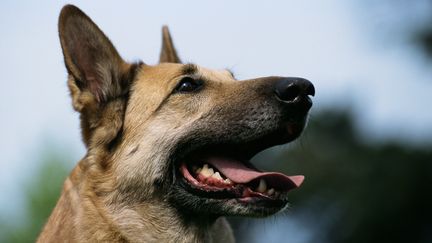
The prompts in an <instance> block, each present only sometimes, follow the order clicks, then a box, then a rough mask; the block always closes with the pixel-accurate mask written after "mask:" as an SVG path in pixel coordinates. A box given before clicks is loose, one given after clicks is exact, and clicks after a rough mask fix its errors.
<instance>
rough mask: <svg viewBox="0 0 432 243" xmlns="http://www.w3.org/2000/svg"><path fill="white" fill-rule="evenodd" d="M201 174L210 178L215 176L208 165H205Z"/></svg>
mask: <svg viewBox="0 0 432 243" xmlns="http://www.w3.org/2000/svg"><path fill="white" fill-rule="evenodd" d="M200 174H201V175H203V176H204V177H210V176H212V175H213V169H212V168H210V169H209V168H208V165H207V164H204V166H203V168H202V169H201V171H200Z"/></svg>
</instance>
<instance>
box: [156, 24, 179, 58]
mask: <svg viewBox="0 0 432 243" xmlns="http://www.w3.org/2000/svg"><path fill="white" fill-rule="evenodd" d="M162 62H171V63H181V60H180V58H179V57H178V55H177V51H176V50H175V47H174V43H173V41H172V39H171V35H170V32H169V30H168V26H166V25H165V26H163V27H162V50H161V53H160V58H159V63H162Z"/></svg>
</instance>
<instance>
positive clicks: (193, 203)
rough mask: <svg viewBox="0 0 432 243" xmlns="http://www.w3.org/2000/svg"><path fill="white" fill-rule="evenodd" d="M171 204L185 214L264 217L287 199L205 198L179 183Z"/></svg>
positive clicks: (279, 207) (284, 203)
mask: <svg viewBox="0 0 432 243" xmlns="http://www.w3.org/2000/svg"><path fill="white" fill-rule="evenodd" d="M170 201H171V202H172V204H173V206H174V207H176V208H178V209H179V212H182V213H183V214H184V215H185V216H187V215H200V216H203V217H210V218H211V217H219V216H245V217H266V216H269V215H272V214H275V213H277V212H279V211H281V210H283V209H284V208H286V207H287V205H288V200H287V198H286V197H285V198H284V199H279V200H271V201H270V200H262V199H254V198H245V199H243V200H239V199H236V198H220V199H218V198H207V197H205V196H202V195H197V194H194V193H191V192H189V191H188V189H186V188H185V185H182V184H179V185H177V186H176V187H175V188H173V193H172V194H171V195H170Z"/></svg>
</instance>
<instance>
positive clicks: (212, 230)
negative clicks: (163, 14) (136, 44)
mask: <svg viewBox="0 0 432 243" xmlns="http://www.w3.org/2000/svg"><path fill="white" fill-rule="evenodd" d="M59 35H60V41H61V44H62V50H63V54H64V60H65V64H66V68H67V70H68V73H69V77H68V86H69V89H70V93H71V97H72V106H73V107H74V109H75V110H76V111H78V112H79V113H80V118H81V128H82V137H83V141H84V143H85V144H86V147H87V153H86V155H85V156H84V158H83V159H82V160H81V161H80V162H79V163H78V165H77V166H76V167H75V168H74V169H73V171H72V172H71V174H70V175H69V177H68V178H67V179H66V181H65V183H64V186H63V191H62V193H61V196H60V199H59V201H58V203H57V205H56V207H55V209H54V210H53V212H52V214H51V216H50V218H49V219H48V222H47V223H46V225H45V227H44V229H43V231H42V233H41V234H40V236H39V238H38V242H223V243H229V242H233V241H234V238H233V234H232V230H231V228H230V226H229V224H228V223H227V221H226V220H225V218H223V217H220V216H221V215H257V214H256V213H254V212H252V211H250V210H249V211H247V208H245V207H240V206H236V205H234V206H232V205H231V206H230V204H233V203H232V202H230V201H228V200H227V204H226V205H223V206H221V207H217V209H215V212H207V211H205V210H204V211H202V209H198V208H199V207H198V206H199V205H198V206H197V205H195V204H197V202H188V203H191V205H195V206H197V209H196V210H195V211H193V210H194V209H191V210H192V212H190V213H189V212H182V211H181V210H183V209H184V205H183V208H181V205H178V204H179V203H180V202H178V201H175V200H174V201H173V199H172V194H175V193H176V191H173V190H175V188H176V187H175V184H174V182H175V179H173V178H170V176H172V175H173V172H172V171H170V170H171V169H172V168H173V164H172V161H171V159H173V158H172V156H173V154H174V151H173V150H174V149H176V148H177V147H176V146H178V145H179V144H181V143H182V142H183V141H185V139H190V140H191V141H194V140H193V139H195V140H196V141H198V142H197V143H200V141H201V140H199V138H201V137H202V136H203V135H202V134H205V136H204V137H205V138H207V139H215V140H217V141H218V142H219V140H221V141H222V140H223V139H225V138H226V137H229V136H231V137H233V139H234V140H233V141H237V140H242V141H243V140H244V141H248V140H251V139H252V138H255V137H259V136H262V135H263V134H267V133H270V132H272V131H276V130H275V126H276V124H280V123H281V122H278V121H279V120H281V121H282V119H286V118H284V117H285V116H284V114H282V113H281V111H280V109H282V108H280V107H278V106H279V105H280V104H279V103H280V101H276V100H275V98H274V92H273V90H270V91H269V89H268V87H269V84H272V83H274V82H275V81H277V80H278V78H277V77H268V78H260V79H254V80H248V81H243V82H239V81H236V80H235V79H234V77H233V76H232V74H231V73H230V72H228V71H226V70H221V71H216V70H210V69H206V68H203V67H199V66H195V65H192V64H181V63H180V59H179V57H178V55H177V53H176V51H175V48H174V45H173V43H172V39H171V36H170V34H169V32H168V29H167V27H164V28H163V45H162V46H163V48H162V51H161V55H160V64H158V65H154V66H151V65H146V64H143V63H127V62H125V61H124V60H123V59H122V58H121V57H120V55H119V54H118V53H117V51H116V49H115V48H114V46H113V45H112V43H111V42H110V41H109V39H108V38H107V37H106V36H105V35H104V34H103V32H102V31H101V30H100V29H99V28H98V27H97V26H96V25H95V24H94V23H93V22H92V21H91V20H90V18H89V17H87V16H86V15H85V14H84V13H83V12H81V11H80V10H79V9H78V8H76V7H74V6H71V5H67V6H65V7H64V8H63V10H62V12H61V14H60V19H59ZM188 70H189V71H190V70H192V71H193V74H187V72H189V71H188ZM187 75H195V76H199V78H200V79H202V80H205V86H204V88H203V89H202V90H200V92H196V93H194V94H188V93H185V94H173V91H174V90H175V88H176V87H177V85H178V84H179V81H181V80H182V78H184V77H185V76H187ZM272 87H273V86H272ZM266 90H267V91H269V92H267V91H266ZM264 91H265V92H264ZM269 97H270V98H269ZM275 102H276V103H275ZM308 109H309V108H307V110H308ZM307 110H306V113H307ZM306 113H305V114H306ZM281 114H282V115H281ZM302 114H303V113H302ZM305 114H303V115H305ZM303 125H304V124H303V123H302V125H301V126H300V130H299V132H300V131H301V129H302V128H303ZM200 136H201V137H200ZM290 136H297V135H296V134H294V135H293V134H291V135H290ZM209 200H210V199H209ZM212 200H213V199H212ZM180 201H181V199H180ZM194 203H195V204H194ZM211 203H213V204H214V202H210V203H209V204H211ZM186 205H188V204H186ZM227 205H228V206H227ZM225 206H226V207H225ZM228 208H230V209H229V210H231V211H229V212H228ZM179 210H180V211H179ZM200 210H201V211H200ZM221 210H222V211H223V210H226V211H227V213H225V212H221ZM275 212H276V211H274V212H273V211H272V212H270V211H269V212H268V213H267V214H271V213H275ZM263 216H264V213H263Z"/></svg>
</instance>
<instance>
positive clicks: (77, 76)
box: [59, 5, 139, 145]
mask: <svg viewBox="0 0 432 243" xmlns="http://www.w3.org/2000/svg"><path fill="white" fill-rule="evenodd" d="M59 35H60V42H61V47H62V50H63V55H64V61H65V64H66V68H67V71H68V73H69V79H68V86H69V89H70V91H71V96H72V101H73V107H74V108H75V110H77V111H79V112H80V113H81V126H82V132H83V138H84V142H85V143H86V144H87V145H89V143H91V141H90V140H97V141H95V142H96V143H98V144H100V143H106V142H110V141H112V140H113V139H114V138H115V136H117V133H118V132H119V131H120V129H121V126H122V119H123V117H122V116H123V112H124V109H125V108H124V107H125V104H126V101H125V100H126V98H125V97H127V94H128V93H129V90H130V84H131V82H132V79H133V78H134V76H135V72H136V70H138V66H139V64H129V63H126V62H125V61H124V60H123V59H122V58H121V57H120V55H119V53H118V52H117V50H116V49H115V48H114V46H113V44H112V43H111V41H110V40H109V39H108V38H107V37H106V36H105V34H104V33H103V32H102V31H101V30H100V29H99V27H98V26H97V25H96V24H95V23H93V21H92V20H91V19H90V18H89V17H88V16H87V15H86V14H85V13H83V12H82V11H81V10H80V9H79V8H77V7H75V6H73V5H66V6H65V7H63V9H62V11H61V13H60V17H59ZM113 116H116V117H113ZM104 119H105V120H106V121H105V120H104ZM99 128H100V129H99ZM98 129H99V130H101V132H99V134H100V135H97V134H98V132H97V131H98ZM101 136H102V137H101Z"/></svg>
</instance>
